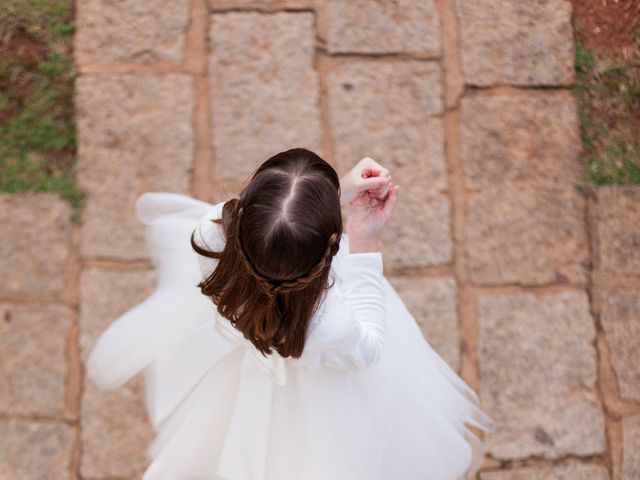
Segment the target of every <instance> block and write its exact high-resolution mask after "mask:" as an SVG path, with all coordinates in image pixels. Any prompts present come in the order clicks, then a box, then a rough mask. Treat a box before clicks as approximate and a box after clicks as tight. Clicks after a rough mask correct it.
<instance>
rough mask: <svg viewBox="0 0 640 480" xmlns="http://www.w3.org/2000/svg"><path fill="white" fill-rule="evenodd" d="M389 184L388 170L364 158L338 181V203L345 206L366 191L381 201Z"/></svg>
mask: <svg viewBox="0 0 640 480" xmlns="http://www.w3.org/2000/svg"><path fill="white" fill-rule="evenodd" d="M390 184H391V175H390V174H389V170H387V169H386V168H384V167H383V166H382V165H380V164H379V163H377V162H376V161H375V160H373V159H372V158H369V157H364V158H363V159H362V160H360V161H359V162H358V163H357V164H356V166H355V167H353V168H352V169H351V171H350V172H349V173H347V174H346V175H345V176H344V177H342V178H341V179H340V191H341V195H340V201H341V203H342V204H344V205H346V204H348V203H351V202H353V201H354V200H355V199H356V198H357V197H358V195H359V194H360V193H363V192H366V191H369V193H370V194H371V195H372V196H373V197H375V198H380V199H383V198H384V197H385V196H386V194H387V193H388V190H389V187H390Z"/></svg>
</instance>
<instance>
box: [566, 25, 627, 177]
mask: <svg viewBox="0 0 640 480" xmlns="http://www.w3.org/2000/svg"><path fill="white" fill-rule="evenodd" d="M636 38H637V42H638V45H637V46H638V48H639V49H640V34H639V35H637V36H636ZM638 61H639V59H637V58H634V57H630V58H627V59H621V58H614V57H609V58H607V57H606V56H604V55H601V56H598V55H596V54H594V52H592V51H591V50H589V49H588V48H587V47H585V46H584V45H582V44H581V43H578V44H576V49H575V69H576V76H577V82H576V85H575V87H574V93H575V95H576V98H577V99H578V107H579V120H580V136H581V138H582V145H583V160H584V162H585V176H584V182H585V183H588V184H591V185H640V134H639V133H638V132H640V70H639V63H638Z"/></svg>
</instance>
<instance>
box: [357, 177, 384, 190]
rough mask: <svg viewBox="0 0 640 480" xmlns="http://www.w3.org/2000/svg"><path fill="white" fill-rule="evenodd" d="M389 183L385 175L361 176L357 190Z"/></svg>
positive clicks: (374, 187)
mask: <svg viewBox="0 0 640 480" xmlns="http://www.w3.org/2000/svg"><path fill="white" fill-rule="evenodd" d="M388 183H389V179H388V178H387V177H369V178H363V179H362V180H360V181H359V182H358V185H357V189H358V191H359V192H362V191H364V190H376V189H378V188H382V187H385V186H386V185H387V184H388Z"/></svg>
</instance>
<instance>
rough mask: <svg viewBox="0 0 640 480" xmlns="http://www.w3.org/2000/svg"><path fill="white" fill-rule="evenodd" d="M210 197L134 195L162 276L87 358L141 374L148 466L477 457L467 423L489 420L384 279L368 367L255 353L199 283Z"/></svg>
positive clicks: (424, 465) (361, 475) (411, 473)
mask: <svg viewBox="0 0 640 480" xmlns="http://www.w3.org/2000/svg"><path fill="white" fill-rule="evenodd" d="M211 207H212V206H211V205H210V204H207V203H204V202H199V201H196V200H193V199H191V198H189V197H185V196H182V195H176V194H146V195H143V196H142V197H141V199H140V200H139V202H138V214H139V217H140V219H141V221H142V222H143V223H144V224H145V226H146V228H147V241H148V245H149V253H150V255H151V258H152V260H153V262H154V265H155V267H156V271H157V273H158V289H157V290H156V291H155V292H154V294H153V295H151V296H150V297H149V298H148V299H147V300H145V301H144V302H142V303H141V304H140V305H137V306H136V307H134V308H132V309H131V310H129V311H128V312H127V313H125V314H124V315H123V316H122V317H120V318H119V319H118V320H117V321H116V322H115V323H114V324H113V325H112V326H111V327H110V328H109V329H108V330H107V331H106V332H105V333H104V334H103V335H102V336H101V338H100V339H99V341H98V343H97V345H96V347H95V349H94V351H93V352H92V354H91V356H90V358H89V361H88V365H87V367H88V372H89V375H90V377H91V378H92V379H93V380H94V381H95V382H96V383H98V384H99V385H101V386H103V387H104V388H116V387H118V386H119V385H121V384H123V383H124V382H126V381H127V380H128V379H129V378H131V377H132V376H133V375H136V374H137V373H140V372H142V373H143V374H144V377H145V387H146V398H145V400H146V406H147V409H148V413H149V418H150V420H151V422H152V424H153V425H154V427H155V428H156V431H157V437H156V439H155V440H154V442H153V443H152V445H150V446H149V448H148V454H149V458H150V460H151V463H150V466H149V468H148V469H147V471H146V472H145V475H144V477H143V478H144V479H145V480H170V479H171V480H176V479H178V480H205V479H206V480H213V479H229V480H272V479H273V480H275V479H277V480H288V479H292V480H293V479H295V480H299V479H305V480H307V479H309V480H316V479H318V480H320V479H322V480H325V479H329V478H330V479H335V480H341V479H344V480H347V479H348V480H359V479H363V480H364V479H366V480H369V479H404V480H412V479H416V480H417V479H426V478H428V479H431V480H440V479H442V480H448V479H450V480H453V479H458V478H460V477H462V476H463V475H464V473H465V472H467V471H468V470H470V469H475V468H477V467H478V466H479V464H480V462H481V461H482V456H483V451H482V444H481V443H480V441H479V440H478V439H477V438H476V437H475V436H474V435H473V434H472V433H471V432H470V431H469V429H468V426H469V425H473V426H476V427H479V428H481V429H485V430H487V429H490V428H492V424H491V421H490V419H488V418H487V417H486V416H485V415H484V414H483V413H482V411H481V410H480V409H479V408H478V402H477V397H476V395H475V393H474V392H473V391H472V390H471V389H470V388H469V387H467V385H465V384H464V382H463V381H462V380H461V379H460V378H459V377H458V376H457V375H456V373H455V372H454V371H453V370H451V368H449V366H448V365H447V364H446V363H445V362H444V361H443V360H442V359H441V358H440V357H439V356H438V355H437V353H436V352H435V351H434V350H433V349H432V348H431V347H430V346H429V344H428V343H427V342H426V341H425V340H424V339H423V337H422V335H421V332H420V330H419V328H418V326H417V325H416V322H415V320H414V319H413V317H412V316H411V314H410V313H409V312H408V311H407V309H406V307H405V306H404V304H403V302H402V300H401V299H400V298H399V296H398V295H397V293H396V291H395V290H394V289H393V287H392V286H391V284H390V283H389V282H388V281H387V280H386V279H385V280H384V286H385V301H386V312H387V319H386V333H385V352H384V355H383V357H382V359H381V361H380V362H379V363H378V364H377V365H376V366H375V367H373V368H371V369H368V370H363V371H343V370H337V369H330V368H313V367H312V366H310V365H305V363H304V362H303V361H292V362H290V361H281V362H278V361H277V360H273V361H269V360H264V359H262V360H261V359H260V356H259V355H257V354H256V352H255V350H254V349H253V347H251V345H250V344H249V343H248V342H246V340H244V338H242V336H241V335H239V334H238V335H234V332H235V331H229V329H228V328H227V327H228V322H227V321H226V320H225V319H222V318H220V317H219V316H218V314H217V312H216V310H215V306H214V305H213V304H212V303H211V302H210V301H209V300H207V299H206V298H204V297H203V296H202V295H201V294H200V292H199V290H198V289H197V288H196V287H195V285H196V284H197V282H198V280H199V278H200V271H199V268H198V264H197V260H196V257H195V254H194V253H193V252H192V250H191V248H190V245H189V237H190V235H191V232H192V231H193V229H194V228H195V227H196V226H197V225H198V223H199V220H200V219H201V218H202V217H203V216H204V215H205V213H206V212H207V211H208V210H209V209H210V208H211ZM225 322H226V323H225ZM235 333H236V334H237V333H238V332H235ZM278 360H282V359H278Z"/></svg>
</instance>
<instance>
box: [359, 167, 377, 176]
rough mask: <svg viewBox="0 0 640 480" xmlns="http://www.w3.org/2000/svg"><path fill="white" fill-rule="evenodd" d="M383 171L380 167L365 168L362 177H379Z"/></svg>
mask: <svg viewBox="0 0 640 480" xmlns="http://www.w3.org/2000/svg"><path fill="white" fill-rule="evenodd" d="M381 173H382V172H381V171H380V170H378V169H375V168H365V169H364V170H362V175H361V177H362V178H368V177H378V176H380V174H381Z"/></svg>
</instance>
